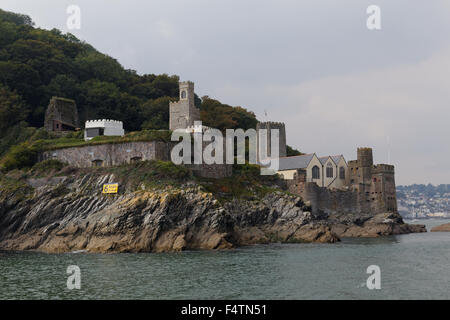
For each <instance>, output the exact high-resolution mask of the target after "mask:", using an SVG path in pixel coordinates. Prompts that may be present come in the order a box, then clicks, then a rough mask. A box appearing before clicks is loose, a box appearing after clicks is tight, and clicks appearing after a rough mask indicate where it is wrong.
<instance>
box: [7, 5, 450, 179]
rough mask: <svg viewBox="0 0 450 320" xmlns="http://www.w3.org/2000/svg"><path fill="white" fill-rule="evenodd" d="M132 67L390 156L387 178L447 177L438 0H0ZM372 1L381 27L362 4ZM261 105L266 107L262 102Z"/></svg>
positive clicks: (302, 139)
mask: <svg viewBox="0 0 450 320" xmlns="http://www.w3.org/2000/svg"><path fill="white" fill-rule="evenodd" d="M72 4H75V5H78V6H79V7H80V9H81V29H80V30H70V32H72V33H73V34H75V35H76V36H77V37H79V38H80V39H82V40H85V41H86V42H88V43H90V44H92V45H93V46H94V47H96V48H97V49H98V50H100V51H101V52H104V53H106V54H108V55H110V56H112V57H114V58H116V59H117V60H118V61H119V62H120V63H121V64H122V65H123V66H124V67H125V68H129V69H135V70H137V72H138V73H140V74H144V73H156V74H159V73H168V74H177V75H179V76H180V77H181V79H182V80H192V81H194V82H195V86H196V92H197V94H198V95H199V96H203V95H208V96H210V97H213V98H217V99H219V100H220V101H221V102H223V103H227V104H231V105H235V106H237V105H240V106H243V107H246V108H248V109H250V110H252V111H254V112H255V113H256V115H257V117H258V119H259V120H263V121H264V120H267V119H270V120H272V121H283V122H285V123H286V130H287V139H288V144H289V145H292V146H294V147H296V148H298V149H300V150H301V151H303V152H308V153H310V152H316V153H317V154H318V155H319V156H323V155H329V154H331V155H334V154H341V153H342V154H344V156H345V157H346V159H347V160H351V159H355V158H356V148H357V147H358V146H370V147H373V148H374V160H375V161H376V162H378V163H387V162H388V161H390V163H392V164H394V165H395V166H396V179H397V184H411V183H429V182H431V183H434V184H439V183H450V165H449V159H450V126H449V120H450V108H449V107H450V79H449V77H450V36H449V35H450V1H448V0H427V1H422V0H396V1H392V0H372V1H366V0H340V1H336V0H308V1H300V0H296V1H287V0H271V1H269V0H258V1H256V0H179V1H175V0H161V1H159V0H150V1H142V0H86V1H85V0H71V1H65V0H39V1H36V0H1V2H0V8H2V9H4V10H9V11H14V12H20V13H24V14H28V15H30V16H31V17H32V18H33V20H34V21H35V23H36V25H37V26H39V27H42V28H48V29H52V28H58V29H61V30H62V31H64V32H67V31H69V30H68V29H67V26H66V21H67V18H68V16H69V15H68V14H67V13H66V9H67V7H68V6H69V5H72ZM371 4H375V5H378V6H379V7H380V8H381V27H382V29H381V30H372V31H371V30H368V29H367V27H366V20H367V17H368V15H367V14H366V9H367V7H368V6H369V5H371ZM265 111H267V114H268V117H267V118H266V117H265V115H264V113H265Z"/></svg>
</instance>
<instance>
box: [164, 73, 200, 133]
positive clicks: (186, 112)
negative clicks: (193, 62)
mask: <svg viewBox="0 0 450 320" xmlns="http://www.w3.org/2000/svg"><path fill="white" fill-rule="evenodd" d="M179 86H180V98H179V101H177V102H170V103H169V111H170V121H169V129H170V130H172V131H174V130H176V129H186V128H188V127H190V126H193V125H194V122H195V121H200V110H199V109H198V108H197V107H196V106H195V104H194V101H195V94H194V83H193V82H191V81H185V82H180V84H179Z"/></svg>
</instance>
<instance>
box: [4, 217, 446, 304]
mask: <svg viewBox="0 0 450 320" xmlns="http://www.w3.org/2000/svg"><path fill="white" fill-rule="evenodd" d="M446 222H448V221H445V220H440V221H439V220H427V221H420V222H417V223H425V224H426V225H427V229H431V227H432V226H434V225H438V224H442V223H446ZM70 265H77V266H78V267H79V268H80V271H81V289H79V290H77V289H73V290H69V289H68V288H67V278H68V277H69V275H68V274H67V267H68V266H70ZM370 265H377V266H379V267H380V270H381V289H380V290H369V289H368V288H367V286H366V281H367V278H368V277H369V276H370V275H369V274H367V273H366V271H367V267H368V266H370ZM449 298H450V233H430V232H428V233H421V234H409V235H400V236H389V237H382V238H377V239H343V241H342V242H340V243H337V244H271V245H257V246H251V247H245V248H239V249H235V250H227V251H190V252H182V253H157V254H156V253H149V254H146V253H141V254H85V253H67V254H43V253H30V252H14V253H11V252H1V253H0V299H449Z"/></svg>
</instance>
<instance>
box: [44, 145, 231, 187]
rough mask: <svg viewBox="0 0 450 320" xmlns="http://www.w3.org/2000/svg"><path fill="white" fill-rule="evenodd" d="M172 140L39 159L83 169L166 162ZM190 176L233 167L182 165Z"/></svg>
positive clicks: (224, 173) (217, 174)
mask: <svg viewBox="0 0 450 320" xmlns="http://www.w3.org/2000/svg"><path fill="white" fill-rule="evenodd" d="M174 145H175V144H174V143H172V142H168V143H166V142H160V141H148V142H124V143H116V144H98V145H88V146H82V147H72V148H64V149H57V150H51V151H45V152H43V153H41V154H40V155H39V159H38V160H39V161H44V160H49V159H57V160H59V161H61V162H64V163H68V164H70V165H71V166H75V167H79V168H87V167H93V166H117V165H121V164H125V163H133V162H138V161H146V160H162V161H170V160H171V159H170V152H171V150H172V148H173V146H174ZM185 166H186V167H187V168H189V169H191V170H192V172H193V173H194V175H197V176H200V177H205V178H216V179H217V178H224V177H229V176H231V175H232V174H233V166H232V165H227V164H212V165H208V164H200V165H185Z"/></svg>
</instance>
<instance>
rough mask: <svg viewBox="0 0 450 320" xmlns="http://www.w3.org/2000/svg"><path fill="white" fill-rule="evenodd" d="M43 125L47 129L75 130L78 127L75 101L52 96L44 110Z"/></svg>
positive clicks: (55, 130) (57, 130) (58, 130)
mask: <svg viewBox="0 0 450 320" xmlns="http://www.w3.org/2000/svg"><path fill="white" fill-rule="evenodd" d="M44 127H45V129H46V130H47V131H52V132H64V131H75V130H76V129H77V128H78V110H77V105H76V104H75V101H73V100H70V99H65V98H59V97H53V98H52V99H51V100H50V103H49V105H48V107H47V111H46V112H45V120H44Z"/></svg>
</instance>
